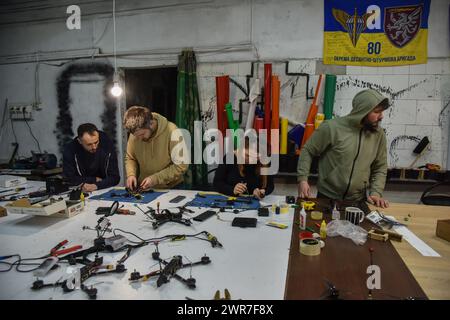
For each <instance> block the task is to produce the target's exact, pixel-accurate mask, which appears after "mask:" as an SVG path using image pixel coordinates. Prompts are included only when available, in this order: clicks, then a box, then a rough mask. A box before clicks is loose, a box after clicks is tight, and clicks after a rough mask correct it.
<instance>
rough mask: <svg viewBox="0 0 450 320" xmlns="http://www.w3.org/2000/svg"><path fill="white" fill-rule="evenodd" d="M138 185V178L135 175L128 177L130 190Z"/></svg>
mask: <svg viewBox="0 0 450 320" xmlns="http://www.w3.org/2000/svg"><path fill="white" fill-rule="evenodd" d="M136 187H137V179H136V177H135V176H129V177H128V178H127V188H128V189H130V190H134V189H136Z"/></svg>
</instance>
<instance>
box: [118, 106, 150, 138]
mask: <svg viewBox="0 0 450 320" xmlns="http://www.w3.org/2000/svg"><path fill="white" fill-rule="evenodd" d="M152 119H153V115H152V113H151V111H150V109H149V108H145V107H139V106H133V107H130V108H129V109H128V110H127V111H126V112H125V115H124V117H123V126H124V127H125V129H126V130H128V131H129V132H131V133H134V132H136V131H137V130H140V129H148V128H149V127H150V122H151V121H152Z"/></svg>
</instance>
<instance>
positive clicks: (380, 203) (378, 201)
mask: <svg viewBox="0 0 450 320" xmlns="http://www.w3.org/2000/svg"><path fill="white" fill-rule="evenodd" d="M367 201H369V202H370V203H371V204H373V205H375V206H377V207H381V208H387V207H389V201H387V200H385V199H383V198H381V197H379V196H368V197H367Z"/></svg>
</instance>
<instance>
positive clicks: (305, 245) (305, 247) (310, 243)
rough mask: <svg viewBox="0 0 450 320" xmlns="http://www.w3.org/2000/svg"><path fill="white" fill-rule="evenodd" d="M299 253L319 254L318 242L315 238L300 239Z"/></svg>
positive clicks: (306, 254) (307, 254)
mask: <svg viewBox="0 0 450 320" xmlns="http://www.w3.org/2000/svg"><path fill="white" fill-rule="evenodd" d="M300 253H301V254H303V255H305V256H318V255H319V254H320V243H319V241H317V240H316V239H312V238H310V239H302V240H300Z"/></svg>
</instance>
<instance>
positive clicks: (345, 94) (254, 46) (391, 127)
mask: <svg viewBox="0 0 450 320" xmlns="http://www.w3.org/2000/svg"><path fill="white" fill-rule="evenodd" d="M71 2H72V1H69V0H63V1H52V0H47V1H36V3H37V4H36V5H39V4H41V5H47V6H49V5H52V6H51V8H49V9H46V10H43V9H39V8H36V10H29V9H28V10H19V9H20V8H19V9H17V7H16V8H15V9H16V13H15V14H11V13H9V12H0V41H1V42H0V43H2V46H0V62H1V61H5V57H7V58H8V59H12V58H17V57H18V58H19V59H21V61H23V60H26V59H28V61H29V63H20V64H3V65H0V74H1V77H0V110H2V108H3V105H4V101H5V99H6V98H8V100H9V102H10V103H19V102H20V103H32V102H34V100H35V98H34V88H35V83H34V78H35V68H36V63H35V61H37V59H38V58H39V57H42V55H41V56H39V55H38V54H37V53H38V52H52V51H58V52H57V53H53V55H55V56H57V57H59V58H61V56H64V55H65V54H74V51H73V50H76V49H90V48H99V50H100V53H101V55H103V56H104V57H103V58H100V57H98V56H97V57H95V58H94V59H95V61H106V60H107V59H108V57H110V55H111V52H112V47H113V46H112V44H113V42H112V39H113V37H112V21H111V20H112V19H111V6H110V5H111V1H103V2H95V3H91V2H90V1H86V0H84V1H79V2H78V3H79V4H80V7H81V13H82V28H81V30H74V31H69V30H67V28H66V26H65V17H66V14H65V9H66V7H67V6H68V5H70V4H73V3H71ZM449 5H450V1H448V0H433V1H432V4H431V13H430V18H429V41H428V54H429V57H430V59H429V62H428V63H427V64H425V65H417V66H406V67H391V68H390V67H387V68H361V67H348V68H347V71H346V73H347V74H346V75H340V76H338V84H341V89H340V90H339V91H338V92H337V95H336V105H335V110H336V112H337V114H338V115H343V114H345V113H346V112H348V110H349V106H350V102H351V98H352V97H353V95H354V93H355V92H356V91H357V90H358V89H359V88H358V85H353V84H354V83H356V81H355V80H360V81H365V82H367V83H372V84H379V85H381V86H382V87H383V89H385V91H386V92H388V93H392V92H398V91H401V90H405V89H406V92H405V94H403V95H400V96H399V95H394V96H395V99H394V105H393V108H392V109H391V110H390V111H389V112H387V117H386V119H385V120H386V121H385V124H384V126H385V127H386V130H387V133H388V138H389V143H390V141H392V140H393V139H394V138H395V137H397V136H399V135H413V136H417V137H419V138H422V137H423V136H425V135H428V136H429V137H430V138H431V139H432V142H433V145H432V149H433V150H432V152H431V153H430V154H429V155H428V156H427V157H425V158H424V159H423V161H422V162H435V163H439V164H441V165H444V166H446V165H447V163H448V160H447V153H448V151H449V148H448V135H449V133H448V115H449V109H450V107H448V108H447V109H446V110H445V112H444V113H443V114H441V115H440V116H439V114H440V112H441V110H442V109H443V108H444V106H445V105H446V104H447V102H448V101H449V99H450V97H449V92H450V80H449V77H450V61H449V59H448V57H449V56H450V45H449V43H450V40H449V32H448V30H449V28H448V23H449V17H448V12H449ZM18 7H20V5H18ZM134 8H138V10H134ZM6 9H11V8H8V6H6ZM17 10H18V13H17ZM117 12H118V13H117V51H118V53H119V54H121V56H120V58H119V59H118V65H119V67H149V66H160V65H174V64H176V62H177V54H178V53H179V52H180V50H181V49H182V48H184V47H194V48H195V50H196V52H197V56H198V61H199V69H198V76H199V78H198V80H199V84H200V96H201V101H202V109H203V110H205V111H206V110H207V109H208V108H209V107H210V106H211V107H213V109H214V103H215V81H214V77H215V76H217V75H221V74H229V75H230V76H232V77H233V78H234V79H236V80H237V81H239V82H240V83H242V84H245V75H246V74H248V73H249V71H250V62H249V61H255V60H260V61H263V62H273V67H274V73H277V74H279V75H280V77H281V83H282V86H283V90H282V96H281V113H282V114H283V115H287V116H289V117H290V118H291V119H292V120H294V121H303V120H304V117H305V114H306V112H307V108H308V104H309V102H308V101H306V99H305V96H304V87H305V84H304V81H305V79H304V78H303V77H300V78H299V79H298V81H297V85H296V86H295V94H294V97H292V98H291V95H290V88H291V85H292V83H293V82H294V81H296V80H297V79H296V78H294V77H289V76H285V75H284V64H283V63H282V62H283V61H286V60H291V61H292V64H291V68H290V70H291V71H293V72H295V71H300V70H303V72H308V73H310V74H311V75H312V84H313V85H314V83H315V82H316V80H315V79H317V77H316V76H314V75H315V73H316V69H315V63H316V61H317V60H320V59H321V56H322V42H323V36H322V30H323V1H317V0H315V1H314V0H310V1H308V0H302V1H300V0H298V1H294V0H278V1H275V0H253V1H251V0H246V1H238V0H230V1H219V0H210V1H208V0H204V1H202V0H192V1H180V0H178V1H176V0H173V1H156V0H154V1H143V0H139V1H133V2H130V1H120V0H118V1H117ZM25 21H26V22H25ZM59 51H68V52H59ZM138 53H140V54H138ZM76 54H79V53H76ZM124 54H127V56H125V55H124ZM13 55H14V57H12V56H13ZM39 59H40V58H39ZM88 60H89V59H88ZM10 61H11V60H10ZM51 63H59V61H52V62H51ZM66 66H67V65H64V66H62V67H56V66H50V65H45V64H42V63H41V64H40V66H39V84H40V86H39V88H40V92H39V95H40V97H41V102H42V110H41V111H36V112H35V120H34V121H33V122H32V123H31V127H32V128H33V131H34V132H35V134H36V136H38V138H39V139H40V141H41V146H43V147H42V148H43V149H45V150H47V151H49V152H54V153H58V150H57V144H56V137H55V135H54V133H53V131H54V130H55V122H56V116H57V113H58V110H57V100H56V79H57V77H58V75H59V73H60V72H61V71H62V70H63V69H64V68H65V67H66ZM260 68H262V64H260ZM261 71H262V69H261V70H260V73H259V75H260V76H262V75H263V73H262V72H261ZM347 81H348V82H349V85H346V83H347ZM415 84H417V85H416V86H414V85H415ZM411 86H413V87H412V88H409V87H411ZM99 87H100V86H99V84H98V83H92V85H89V84H86V85H83V88H78V89H79V90H78V89H76V88H75V87H74V90H71V94H73V95H76V96H72V100H73V102H74V103H76V104H78V105H77V106H76V107H77V108H78V110H77V112H74V114H73V115H74V116H75V118H74V129H76V125H77V124H78V123H80V122H83V121H85V120H84V119H82V118H81V115H82V114H86V112H87V110H89V109H86V108H100V109H101V110H103V105H102V104H101V103H100V101H99V96H98V94H99V92H98V90H99ZM89 92H92V94H89ZM231 94H232V98H233V99H234V101H235V103H234V105H236V106H237V103H236V102H237V101H238V99H239V98H240V97H242V94H241V93H239V92H238V91H237V90H236V89H235V87H232V89H231ZM98 110H99V109H95V110H94V111H92V113H93V114H98V113H99V111H98ZM0 115H1V112H0ZM214 124H215V120H214V119H212V120H211V121H210V122H209V123H208V126H209V127H211V126H214ZM15 125H16V128H17V129H16V132H17V136H18V140H19V143H21V149H20V155H21V156H29V152H30V150H36V148H35V147H34V145H33V141H32V139H31V137H30V136H29V133H28V131H27V128H26V126H25V124H24V123H22V122H15ZM1 137H2V138H1V141H0V158H2V159H7V158H8V156H9V154H10V153H11V151H12V149H11V147H10V143H11V142H12V141H13V138H12V131H11V127H10V124H8V125H7V126H5V128H4V131H3V135H2V136H1ZM413 147H414V146H412V145H411V143H410V142H407V141H406V142H401V143H399V144H398V145H397V146H396V147H395V148H394V149H395V150H393V151H391V155H390V157H389V161H390V164H391V165H392V166H405V165H407V164H409V163H410V162H411V161H410V160H411V150H412V148H413ZM449 160H450V159H449Z"/></svg>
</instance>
